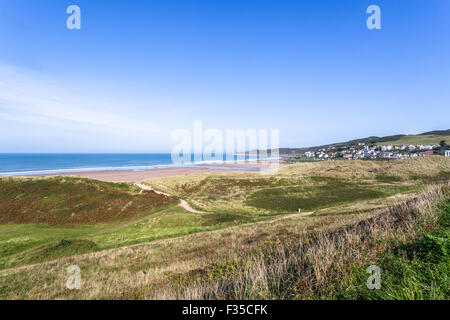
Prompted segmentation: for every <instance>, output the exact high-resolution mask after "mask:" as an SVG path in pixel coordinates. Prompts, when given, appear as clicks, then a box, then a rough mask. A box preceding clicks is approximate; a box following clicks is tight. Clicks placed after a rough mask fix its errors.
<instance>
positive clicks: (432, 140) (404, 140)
mask: <svg viewBox="0 0 450 320" xmlns="http://www.w3.org/2000/svg"><path fill="white" fill-rule="evenodd" d="M442 140H445V141H446V142H447V143H450V135H407V136H404V137H401V138H400V139H398V140H393V141H386V142H378V143H377V145H379V146H381V145H402V144H404V145H409V144H414V145H417V144H424V145H434V144H439V142H441V141H442Z"/></svg>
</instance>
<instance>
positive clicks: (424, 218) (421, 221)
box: [154, 186, 449, 299]
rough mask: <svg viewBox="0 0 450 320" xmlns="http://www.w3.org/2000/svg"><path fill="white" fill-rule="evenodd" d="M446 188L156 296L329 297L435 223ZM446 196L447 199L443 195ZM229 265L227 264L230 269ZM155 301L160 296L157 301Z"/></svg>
mask: <svg viewBox="0 0 450 320" xmlns="http://www.w3.org/2000/svg"><path fill="white" fill-rule="evenodd" d="M448 187H449V186H446V187H444V188H442V187H433V188H429V189H428V190H426V191H425V192H423V193H422V194H421V195H420V196H419V197H417V198H415V199H413V200H409V201H406V202H402V203H399V204H398V205H396V206H394V207H391V208H388V209H385V210H382V211H379V212H377V213H376V214H375V215H374V216H373V217H370V218H368V219H364V220H362V221H360V222H358V223H356V224H354V225H349V226H345V227H343V228H340V229H337V230H334V231H331V232H330V231H320V232H317V233H315V234H313V235H311V234H306V235H305V234H303V235H301V236H299V237H296V236H294V237H289V238H288V239H282V240H281V241H278V242H277V243H276V244H274V245H268V246H265V247H264V248H263V249H262V250H257V251H256V252H252V253H250V254H248V255H246V256H245V257H243V258H242V260H241V261H243V263H241V264H238V269H237V270H233V271H232V272H230V274H228V275H225V276H223V277H219V279H216V280H211V279H208V277H206V279H204V278H205V277H200V279H199V280H197V281H195V282H196V283H195V284H193V285H191V286H188V287H187V288H186V287H183V286H172V287H170V289H167V288H166V290H164V291H160V292H158V298H162V297H163V298H168V299H299V298H327V297H330V296H332V295H331V292H333V291H334V290H337V289H343V288H336V287H335V286H338V285H339V284H341V283H343V282H345V277H346V275H347V274H348V273H349V270H350V269H351V268H353V267H355V266H360V265H366V264H367V265H369V264H371V263H373V262H374V261H375V260H376V255H377V254H379V253H380V252H383V251H385V250H386V249H387V248H389V247H390V246H392V244H393V243H395V244H397V245H398V244H405V243H407V241H408V240H411V239H414V238H415V237H416V234H417V233H418V232H420V231H423V229H422V228H431V227H432V226H433V225H435V224H436V220H437V215H436V214H434V209H435V208H436V205H437V204H438V203H440V202H441V201H442V199H444V198H445V197H448ZM444 193H445V194H444ZM230 261H231V262H228V265H232V263H233V262H232V260H230ZM344 289H345V288H344ZM154 297H156V296H154Z"/></svg>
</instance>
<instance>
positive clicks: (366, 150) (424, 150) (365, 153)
mask: <svg viewBox="0 0 450 320" xmlns="http://www.w3.org/2000/svg"><path fill="white" fill-rule="evenodd" d="M435 154H440V155H442V156H445V157H450V149H449V146H448V145H446V144H445V141H442V142H441V143H440V144H434V145H423V144H410V145H404V144H402V145H392V144H387V145H368V144H366V143H358V144H355V145H350V146H339V147H336V146H328V147H324V148H321V149H318V150H315V151H306V152H304V153H303V154H301V155H300V157H298V156H297V157H294V159H293V160H302V159H304V160H335V159H336V160H337V159H340V160H363V159H367V160H374V159H407V158H414V157H426V156H431V155H435Z"/></svg>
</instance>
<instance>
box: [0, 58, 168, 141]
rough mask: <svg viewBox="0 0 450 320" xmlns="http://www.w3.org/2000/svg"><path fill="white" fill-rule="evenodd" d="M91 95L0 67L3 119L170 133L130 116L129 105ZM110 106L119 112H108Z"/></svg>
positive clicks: (41, 76) (141, 133) (42, 76)
mask: <svg viewBox="0 0 450 320" xmlns="http://www.w3.org/2000/svg"><path fill="white" fill-rule="evenodd" d="M89 94H90V93H89ZM88 96H89V95H88V94H86V95H84V94H80V93H78V92H77V94H75V93H74V92H72V91H71V90H70V88H66V87H64V86H63V85H61V84H60V83H58V79H56V78H52V77H50V76H47V75H45V74H40V73H36V72H33V71H29V70H24V69H20V68H16V67H12V66H9V65H5V64H0V119H4V120H9V121H17V122H25V123H31V124H40V125H42V124H45V125H53V126H71V127H76V126H95V127H98V130H102V128H103V129H105V130H111V129H113V130H121V131H123V132H124V134H126V135H133V136H142V137H145V136H148V135H158V134H162V133H164V132H166V131H167V128H164V127H163V126H161V125H159V124H157V123H156V122H152V121H149V120H147V119H141V118H140V115H133V114H127V105H120V106H119V105H117V102H115V101H108V99H107V98H106V97H95V99H93V98H92V97H91V96H89V97H88ZM107 106H109V107H110V108H108V109H109V110H116V111H115V112H116V113H114V112H112V111H109V110H105V109H107ZM117 110H122V112H120V113H117Z"/></svg>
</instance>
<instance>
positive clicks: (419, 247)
mask: <svg viewBox="0 0 450 320" xmlns="http://www.w3.org/2000/svg"><path fill="white" fill-rule="evenodd" d="M436 210H438V211H439V220H438V225H437V227H435V228H433V229H431V230H429V231H426V232H425V233H424V234H423V235H422V236H421V237H419V238H418V239H417V240H416V241H414V242H410V243H408V244H406V245H402V246H399V247H395V248H393V249H391V250H388V251H386V252H380V253H379V255H378V261H377V262H376V264H377V265H378V266H379V267H380V268H381V270H382V271H381V272H382V273H381V275H382V277H381V289H379V290H376V289H375V290H369V289H367V287H366V286H364V285H361V283H364V280H365V279H367V276H368V275H367V274H366V273H365V272H364V270H365V268H364V267H362V268H361V267H356V268H354V270H353V272H352V273H351V274H350V276H349V281H348V284H347V285H343V286H342V287H345V286H348V288H346V290H341V291H340V292H337V293H336V294H335V296H334V297H335V298H338V299H396V300H418V299H419V300H423V299H432V300H436V299H441V300H448V299H449V298H450V283H449V278H448V276H449V275H450V201H449V200H447V201H446V203H444V204H443V205H441V206H440V207H439V208H437V209H436Z"/></svg>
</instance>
